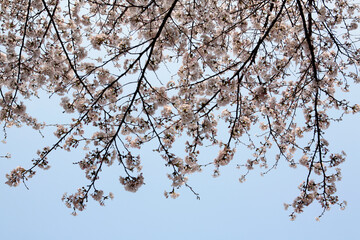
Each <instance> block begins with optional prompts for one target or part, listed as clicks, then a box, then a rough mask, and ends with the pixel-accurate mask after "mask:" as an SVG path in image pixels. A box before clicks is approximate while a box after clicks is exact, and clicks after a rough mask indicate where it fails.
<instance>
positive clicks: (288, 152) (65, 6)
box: [0, 0, 360, 219]
mask: <svg viewBox="0 0 360 240" xmlns="http://www.w3.org/2000/svg"><path fill="white" fill-rule="evenodd" d="M0 3H1V4H0V8H1V15H0V19H1V20H0V23H1V30H0V31H1V32H0V72H1V75H0V106H1V109H0V121H1V123H2V125H3V130H4V132H3V137H4V138H6V128H8V127H11V126H13V125H15V126H22V125H27V126H30V127H32V128H34V129H35V130H39V129H43V128H46V127H48V128H50V127H51V126H49V125H48V123H43V122H40V121H38V120H37V119H36V118H35V117H33V116H31V115H30V114H29V113H28V112H27V111H26V105H27V102H28V101H29V99H32V98H34V97H38V96H39V94H40V93H41V94H44V93H47V94H49V96H53V95H58V96H60V97H61V103H60V105H61V107H62V108H63V110H62V111H63V113H64V114H65V113H66V114H69V116H72V121H71V122H69V123H66V124H62V123H57V124H56V127H57V129H56V131H55V133H54V134H55V135H56V137H57V138H58V140H57V141H56V142H54V143H52V144H50V145H49V146H46V147H44V148H43V149H41V150H39V151H38V153H37V155H38V156H37V157H36V158H34V159H33V160H32V162H31V163H29V164H27V167H17V168H15V169H14V170H13V171H12V172H11V173H9V174H7V175H6V177H7V182H6V183H7V184H8V185H10V186H17V185H19V184H20V183H21V182H24V183H25V180H28V179H29V178H31V177H32V176H34V175H35V173H36V171H37V169H39V168H40V169H48V168H49V167H50V166H49V158H50V154H51V153H53V152H55V151H56V150H57V149H60V148H61V149H65V150H67V151H71V150H73V149H75V148H78V147H83V148H84V149H85V152H84V154H85V156H84V158H83V159H79V161H78V162H76V164H77V165H78V166H79V167H80V168H81V169H82V170H83V171H84V172H85V176H86V178H87V179H88V181H89V184H88V185H86V186H84V187H81V188H79V189H78V190H77V192H75V193H74V194H71V195H66V194H65V195H64V196H63V201H64V202H65V203H66V205H67V206H68V207H69V208H72V209H73V210H74V214H75V213H76V211H82V210H83V209H84V208H85V205H86V202H87V200H88V199H89V198H90V197H92V198H93V199H94V200H96V201H98V202H99V203H100V204H101V205H103V204H104V200H106V199H108V198H112V197H113V196H112V194H111V193H110V194H109V195H106V194H104V192H103V190H101V189H98V188H97V187H96V184H95V183H96V182H97V181H98V179H99V178H100V177H101V171H102V169H103V168H105V167H110V166H111V165H112V164H113V163H114V162H115V161H117V162H118V163H119V164H120V165H121V166H122V167H123V170H124V171H123V175H122V176H120V183H121V184H122V185H124V187H125V189H126V190H128V191H131V192H136V191H137V190H138V189H139V187H141V186H142V185H143V184H144V177H143V175H142V165H141V152H140V154H139V155H138V154H137V153H138V152H139V151H138V150H137V149H140V148H141V147H142V146H143V145H144V144H146V143H148V142H150V141H152V142H156V146H157V147H156V149H155V150H156V151H157V152H158V154H159V158H162V159H163V161H164V164H165V165H166V166H168V167H169V169H170V170H169V175H168V177H169V179H170V181H171V187H170V189H169V190H168V191H166V192H165V196H166V197H168V196H171V197H173V198H176V197H177V196H178V195H179V194H178V192H177V189H179V188H180V187H182V186H183V187H187V188H189V189H190V190H191V191H193V193H194V194H195V195H196V196H197V195H198V194H197V193H196V192H195V191H194V190H193V189H192V188H191V186H190V185H188V184H187V179H188V176H189V175H190V174H192V173H195V172H199V171H201V170H202V169H203V168H204V167H212V168H213V170H214V176H217V175H219V174H220V172H221V168H222V167H223V166H225V165H228V164H234V163H235V164H236V165H237V167H239V168H240V169H244V172H243V175H241V174H240V179H239V180H240V182H242V181H244V180H245V179H246V176H247V174H248V173H249V172H250V171H251V170H252V169H254V168H262V169H264V170H263V173H267V172H268V171H270V170H272V169H274V168H275V167H276V166H277V164H278V163H279V162H280V161H286V162H288V164H289V166H290V167H292V168H295V167H297V166H299V167H303V168H305V169H307V175H306V176H304V181H303V182H302V183H301V184H300V186H299V190H300V193H299V196H298V197H296V198H295V200H294V201H293V203H290V204H286V208H287V207H290V209H292V210H291V213H290V217H291V218H292V219H294V218H295V216H296V214H298V213H301V212H302V211H303V209H304V207H306V206H308V205H310V204H311V203H313V202H319V203H320V205H321V207H322V209H323V211H322V213H321V214H320V216H322V215H323V213H324V211H325V210H328V209H330V207H331V206H332V205H334V204H337V205H339V206H340V207H341V208H344V207H345V204H346V202H340V201H339V199H338V196H336V186H335V183H336V182H337V181H339V180H340V179H341V170H340V168H338V165H339V164H341V163H342V162H343V161H344V160H345V153H344V152H341V153H333V152H332V151H331V149H330V148H329V143H328V141H327V140H326V139H325V137H324V133H325V130H326V129H327V128H328V127H329V125H330V123H331V122H333V121H338V120H341V117H340V118H336V117H331V116H329V112H330V111H331V113H332V114H334V113H335V112H336V111H337V112H338V113H339V116H342V115H343V114H348V113H356V112H358V111H359V110H360V107H359V105H356V104H355V105H352V104H351V103H350V102H348V101H347V100H345V99H342V98H339V96H338V95H339V94H338V91H339V90H342V91H344V92H348V90H349V84H352V83H358V82H360V77H359V76H358V66H359V64H360V50H359V49H358V42H357V41H358V40H359V35H356V34H358V32H357V27H358V22H359V21H360V18H359V5H357V4H356V2H355V3H354V2H351V1H348V0H336V1H333V0H321V1H320V0H239V1H233V0H137V1H135V0H74V1H65V0H64V1H60V0H16V1H5V0H1V1H0ZM220 128H224V129H228V131H227V132H226V134H224V131H222V132H221V134H220V133H218V130H219V129H220ZM180 138H186V140H187V141H186V143H185V147H184V151H180V152H179V151H178V150H176V151H175V150H174V148H172V147H173V146H174V143H175V142H176V141H177V140H179V139H180ZM205 145H213V147H214V148H218V149H219V153H218V155H217V156H214V157H213V161H211V162H203V160H202V158H201V157H200V156H202V154H201V153H202V151H203V150H204V146H205ZM243 146H245V147H247V148H248V151H252V152H253V157H252V158H250V159H243V158H241V156H238V155H237V154H236V149H237V148H239V147H243ZM270 149H271V151H269V150H270ZM135 153H136V154H135ZM3 157H6V158H9V157H10V156H9V155H6V156H3Z"/></svg>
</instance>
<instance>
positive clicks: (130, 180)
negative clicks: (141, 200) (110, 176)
mask: <svg viewBox="0 0 360 240" xmlns="http://www.w3.org/2000/svg"><path fill="white" fill-rule="evenodd" d="M119 180H120V183H121V184H122V185H124V187H125V190H126V191H129V192H137V190H138V189H139V188H140V187H141V186H142V185H143V184H144V177H143V175H142V174H140V175H139V176H137V177H129V176H128V177H125V178H124V177H120V178H119Z"/></svg>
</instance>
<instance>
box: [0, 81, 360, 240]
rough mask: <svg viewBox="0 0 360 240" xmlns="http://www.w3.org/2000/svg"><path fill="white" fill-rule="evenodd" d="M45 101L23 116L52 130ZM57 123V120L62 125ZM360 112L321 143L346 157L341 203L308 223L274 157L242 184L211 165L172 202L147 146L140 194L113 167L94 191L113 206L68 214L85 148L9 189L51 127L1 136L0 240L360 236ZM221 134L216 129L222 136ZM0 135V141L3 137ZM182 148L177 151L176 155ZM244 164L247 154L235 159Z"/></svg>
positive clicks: (53, 116)
mask: <svg viewBox="0 0 360 240" xmlns="http://www.w3.org/2000/svg"><path fill="white" fill-rule="evenodd" d="M350 89H351V93H349V94H348V96H347V98H348V99H350V100H351V101H352V102H353V103H360V86H352V87H351V88H350ZM57 106H58V105H57V104H56V105H54V101H49V100H48V99H47V98H41V99H40V100H33V101H32V102H31V104H30V105H29V106H28V111H29V112H32V113H34V114H35V115H37V116H38V118H39V120H40V121H41V120H43V119H46V120H48V121H49V122H50V123H56V122H57V121H58V120H59V115H58V113H59V108H58V107H57ZM61 117H62V116H60V119H61ZM359 120H360V115H359V114H357V115H351V114H350V115H346V116H344V121H342V122H340V123H333V124H332V125H331V126H330V128H329V129H328V130H327V133H326V137H327V139H328V141H329V143H330V148H331V149H332V150H333V151H334V152H340V151H341V150H344V151H345V152H346V153H347V160H346V162H345V163H343V164H342V165H341V166H340V167H341V168H342V175H343V179H342V181H341V182H338V183H337V189H338V195H339V196H340V198H341V200H346V201H347V202H348V206H347V208H346V210H344V211H341V210H340V209H339V207H337V206H335V207H333V208H332V210H331V211H329V212H326V213H325V215H324V216H323V217H322V218H321V220H320V222H317V221H315V217H317V216H318V215H319V214H320V213H321V211H322V209H321V208H320V206H319V204H317V203H314V204H312V205H311V206H310V207H307V208H305V212H304V213H302V214H300V215H298V217H297V219H296V220H295V221H290V220H289V217H288V215H289V213H290V212H287V211H285V210H284V206H283V203H291V202H292V201H293V199H294V198H295V197H296V196H298V194H299V190H298V188H297V186H298V185H299V184H300V183H301V182H302V181H303V180H304V179H305V176H306V171H304V169H303V168H301V167H299V168H297V169H292V168H289V167H288V164H287V163H286V162H285V161H283V160H281V161H280V163H279V166H278V168H277V169H276V170H274V171H271V172H270V173H269V174H267V175H266V176H264V177H261V176H260V175H259V172H258V171H253V172H251V173H250V175H249V176H248V178H247V180H246V182H244V183H239V181H238V179H239V177H240V176H241V174H242V172H241V171H239V170H237V169H236V167H235V166H234V165H235V164H229V166H226V167H224V168H222V169H221V175H220V176H219V177H218V178H213V177H212V173H213V172H212V170H213V167H211V166H210V167H208V168H206V169H205V170H204V171H203V172H202V173H197V174H194V175H192V176H190V178H189V181H188V184H190V185H191V186H192V187H193V188H194V190H195V191H196V192H198V193H199V194H200V197H201V199H200V200H197V199H196V197H195V196H194V195H193V194H192V193H191V192H190V191H189V190H188V189H187V188H185V187H183V188H182V189H181V190H180V191H179V193H180V194H181V195H180V197H179V198H177V199H175V200H174V199H171V198H169V199H166V198H165V197H164V195H163V193H164V190H168V191H169V190H171V187H170V185H171V182H170V181H169V180H168V178H167V176H166V174H167V173H168V172H169V170H168V169H167V168H166V167H165V166H164V161H163V160H162V159H161V158H160V157H159V156H158V155H157V154H156V153H153V152H152V146H147V147H145V148H143V149H142V152H143V154H144V156H146V157H145V158H144V157H143V159H142V165H143V166H144V168H143V171H144V177H145V183H146V185H144V186H142V187H141V188H140V189H139V191H138V192H137V193H131V192H127V191H125V190H124V188H123V186H122V185H121V184H120V183H119V180H118V178H119V175H120V173H122V171H121V167H120V166H117V165H116V163H115V164H114V165H113V166H112V167H111V168H105V169H104V171H103V172H102V175H101V179H100V182H99V183H98V185H97V186H98V187H99V188H100V189H103V190H104V192H105V193H108V192H113V193H114V195H115V198H114V200H108V201H107V202H105V205H106V206H99V204H98V203H97V202H95V201H93V200H91V199H90V201H89V202H88V206H87V209H86V210H85V211H83V212H79V214H78V216H76V217H74V216H72V215H71V212H72V210H71V209H68V208H66V206H65V204H64V203H63V202H62V201H61V197H62V195H63V193H64V192H68V193H69V194H71V193H74V192H76V189H77V188H78V187H81V186H85V185H87V184H88V182H87V181H86V179H85V177H84V173H83V172H82V171H81V170H80V169H79V167H78V166H76V165H73V162H76V161H79V160H81V159H82V157H83V153H84V152H82V151H76V152H71V153H67V152H62V151H56V152H55V153H53V154H51V155H50V157H49V162H50V165H51V168H50V169H49V170H47V171H42V170H38V171H37V174H36V175H35V176H34V178H33V179H30V181H28V182H27V185H28V187H29V190H27V189H26V188H25V186H24V185H23V184H21V185H20V186H18V187H16V188H11V187H9V186H8V185H6V184H4V183H5V181H6V177H5V174H6V173H9V172H10V171H11V170H12V169H14V168H15V167H17V166H19V165H21V166H23V167H25V168H27V167H29V166H31V159H32V158H34V157H36V150H37V149H39V148H42V147H44V146H46V145H48V144H51V143H52V142H53V140H55V137H54V136H53V135H52V132H53V130H54V129H49V131H44V132H43V134H44V135H45V138H42V137H41V135H40V134H39V133H37V132H35V131H33V130H31V129H29V128H25V127H24V128H15V127H13V128H11V129H8V130H7V134H8V138H7V144H3V143H0V156H1V155H5V154H6V153H8V152H9V153H11V155H12V158H11V159H6V158H0V240H2V239H12V240H20V239H21V240H23V239H31V240H32V239H36V240H43V239H44V240H45V239H52V240H64V239H88V240H93V239H94V240H95V239H99V238H101V239H126V240H138V239H150V240H152V239H155V240H162V239H172V240H180V239H206V240H217V239H224V240H226V239H246V240H251V239H277V240H283V239H284V240H288V239H292V240H304V239H327V240H332V239H345V240H358V239H359V236H360V227H359V226H360V224H359V223H360V221H359V215H360V192H359V189H360V188H359V186H360V180H359V179H360V178H359V176H360V159H359V156H360V153H359V150H360V144H359V143H360V141H359V136H360V124H359V123H360V121H359ZM219 131H221V129H220V130H219ZM2 138H3V135H0V140H2ZM177 150H178V151H183V148H179V149H174V151H177ZM237 154H238V155H237V156H240V157H242V154H244V155H246V154H249V152H244V153H242V152H239V151H238V152H237ZM216 155H217V152H216V151H214V150H211V149H209V151H206V153H205V152H203V155H202V156H203V158H208V159H209V162H211V161H213V159H214V158H215V157H216Z"/></svg>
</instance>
